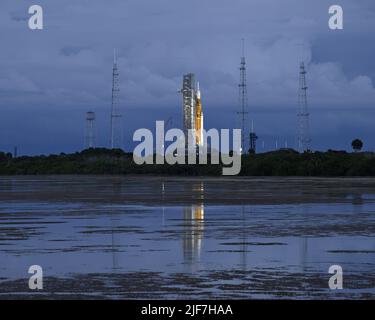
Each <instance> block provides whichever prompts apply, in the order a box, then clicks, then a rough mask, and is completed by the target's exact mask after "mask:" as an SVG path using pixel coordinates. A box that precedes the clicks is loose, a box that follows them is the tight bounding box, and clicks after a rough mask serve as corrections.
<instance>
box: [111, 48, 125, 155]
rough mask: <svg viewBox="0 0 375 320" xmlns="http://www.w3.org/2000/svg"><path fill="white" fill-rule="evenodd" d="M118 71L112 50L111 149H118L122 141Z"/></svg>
mask: <svg viewBox="0 0 375 320" xmlns="http://www.w3.org/2000/svg"><path fill="white" fill-rule="evenodd" d="M119 94H120V86H119V71H118V68H117V57H116V50H114V55H113V72H112V104H111V127H110V130H111V132H110V134H111V138H110V145H111V149H114V148H120V147H121V140H122V137H121V135H122V130H121V122H120V120H121V117H122V116H121V113H120V106H119Z"/></svg>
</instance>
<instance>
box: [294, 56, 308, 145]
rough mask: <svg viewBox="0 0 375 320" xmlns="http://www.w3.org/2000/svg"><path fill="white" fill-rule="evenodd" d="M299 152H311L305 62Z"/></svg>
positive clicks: (300, 86) (302, 82)
mask: <svg viewBox="0 0 375 320" xmlns="http://www.w3.org/2000/svg"><path fill="white" fill-rule="evenodd" d="M298 109H299V110H298V114H297V116H298V141H297V143H298V151H299V152H305V151H309V150H310V143H311V139H310V128H309V111H308V106H307V85H306V69H305V64H304V62H301V64H300V71H299V90H298Z"/></svg>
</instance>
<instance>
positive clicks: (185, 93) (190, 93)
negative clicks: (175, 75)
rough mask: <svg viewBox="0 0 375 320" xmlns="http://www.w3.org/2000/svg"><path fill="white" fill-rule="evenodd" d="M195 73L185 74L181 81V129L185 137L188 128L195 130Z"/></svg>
mask: <svg viewBox="0 0 375 320" xmlns="http://www.w3.org/2000/svg"><path fill="white" fill-rule="evenodd" d="M195 90H196V88H195V75H194V74H193V73H189V74H185V75H184V77H183V82H182V89H181V93H182V99H183V131H184V134H185V137H187V136H188V130H195V107H196V99H195Z"/></svg>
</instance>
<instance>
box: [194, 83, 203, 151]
mask: <svg viewBox="0 0 375 320" xmlns="http://www.w3.org/2000/svg"><path fill="white" fill-rule="evenodd" d="M195 137H196V143H197V145H198V146H203V111H202V100H201V91H200V88H199V82H198V83H197V93H196V111H195Z"/></svg>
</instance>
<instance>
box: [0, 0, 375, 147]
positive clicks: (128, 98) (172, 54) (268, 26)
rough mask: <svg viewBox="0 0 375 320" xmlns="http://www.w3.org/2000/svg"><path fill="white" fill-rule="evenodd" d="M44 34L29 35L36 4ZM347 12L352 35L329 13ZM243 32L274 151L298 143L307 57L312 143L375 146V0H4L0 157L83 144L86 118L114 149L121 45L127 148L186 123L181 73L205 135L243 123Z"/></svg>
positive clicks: (256, 102)
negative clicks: (194, 86)
mask: <svg viewBox="0 0 375 320" xmlns="http://www.w3.org/2000/svg"><path fill="white" fill-rule="evenodd" d="M32 4H40V5H41V6H42V7H43V8H44V24H45V29H44V30H42V31H31V30H30V29H28V17H29V15H28V8H29V6H31V5H32ZM332 4H340V5H342V6H343V9H344V30H340V31H332V30H330V29H329V28H328V19H329V15H328V8H329V6H330V5H332ZM241 38H245V39H246V59H247V72H248V95H249V117H250V118H251V119H253V120H254V123H255V128H256V131H257V134H258V136H259V137H260V141H261V142H260V143H259V147H260V148H259V149H260V151H262V144H263V143H262V142H263V141H264V145H265V149H267V150H268V149H272V148H274V147H275V141H276V140H277V141H278V144H279V146H284V145H285V142H286V141H288V146H293V145H294V137H295V132H296V127H297V117H296V110H297V90H298V62H299V60H301V59H303V60H305V62H306V65H307V71H308V74H307V81H308V86H309V90H308V95H309V108H310V113H311V117H310V123H311V135H312V139H313V143H312V145H313V149H318V150H326V149H328V148H333V149H348V148H349V147H350V141H351V140H352V139H353V138H357V137H358V138H361V139H363V140H364V142H365V148H366V149H368V150H370V149H372V150H375V139H374V138H373V137H374V136H375V88H374V82H375V63H374V57H375V41H374V38H375V2H374V1H373V0H332V1H328V0H185V1H182V0H105V1H104V0H60V1H52V0H33V1H27V0H17V1H14V0H1V5H0V39H1V45H0V48H1V50H0V110H1V113H0V150H5V151H12V150H13V147H14V146H16V145H17V146H18V148H19V150H20V153H22V154H39V153H60V152H71V151H76V150H80V149H82V147H83V145H84V125H85V122H84V118H85V112H86V111H95V112H96V114H97V118H98V120H97V126H96V135H97V145H99V146H108V144H109V112H110V102H111V73H112V70H111V68H112V59H113V48H114V47H116V48H117V50H118V55H119V59H118V60H119V61H118V64H119V69H120V87H121V108H122V112H123V114H124V118H123V124H124V127H125V149H127V150H131V149H132V148H133V143H132V134H133V132H134V130H136V129H137V128H141V127H146V128H152V127H154V122H155V120H166V119H168V118H169V117H173V125H174V126H175V127H180V126H181V122H182V106H181V96H180V95H179V94H178V92H177V91H178V90H179V89H180V87H181V82H182V75H183V74H184V73H187V72H193V73H195V74H196V76H197V78H198V79H199V80H200V84H201V88H202V95H203V107H204V112H205V120H206V124H205V125H206V127H208V128H211V127H216V128H233V127H239V121H238V119H237V118H238V116H237V115H236V111H237V110H238V108H239V105H238V81H239V62H240V55H241Z"/></svg>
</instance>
